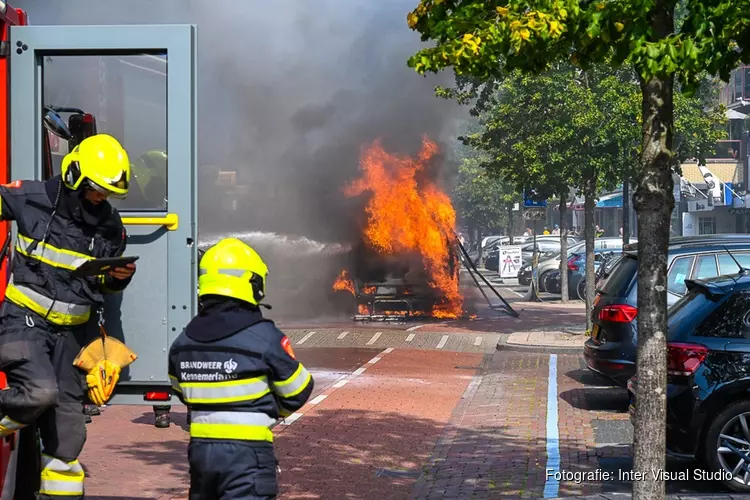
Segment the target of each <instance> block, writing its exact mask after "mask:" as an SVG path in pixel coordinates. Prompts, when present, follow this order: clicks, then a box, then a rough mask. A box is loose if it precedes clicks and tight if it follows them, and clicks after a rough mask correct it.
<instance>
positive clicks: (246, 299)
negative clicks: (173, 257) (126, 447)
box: [169, 238, 313, 500]
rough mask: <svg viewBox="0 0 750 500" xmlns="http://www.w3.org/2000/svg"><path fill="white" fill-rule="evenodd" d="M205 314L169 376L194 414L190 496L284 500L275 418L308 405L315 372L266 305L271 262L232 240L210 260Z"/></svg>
mask: <svg viewBox="0 0 750 500" xmlns="http://www.w3.org/2000/svg"><path fill="white" fill-rule="evenodd" d="M199 272H200V277H199V280H198V285H199V291H198V295H199V297H200V302H201V304H200V308H199V313H198V316H196V317H195V318H193V320H192V321H191V322H190V323H189V324H188V326H187V327H186V328H185V330H184V331H183V332H182V333H181V334H180V335H179V336H178V337H177V339H176V340H175V342H174V344H172V347H171V349H170V353H169V375H170V379H171V380H172V384H173V386H174V388H175V389H176V390H177V391H178V393H179V395H180V399H181V400H182V402H183V403H184V404H186V405H187V406H188V409H189V411H190V446H189V448H188V461H189V462H190V499H193V500H197V499H201V500H211V499H219V498H221V499H226V500H229V499H239V498H242V499H248V500H249V499H261V498H262V499H267V498H276V494H277V484H276V465H277V462H276V457H275V455H274V450H273V433H272V432H271V426H272V424H273V423H274V422H275V421H276V420H277V419H278V418H279V417H286V416H289V415H290V414H291V413H292V412H294V411H296V410H298V409H299V408H301V407H302V405H304V404H305V402H306V401H307V399H308V398H309V397H310V394H311V393H312V390H313V379H312V376H311V375H310V373H309V372H308V371H307V370H306V369H305V367H304V366H302V364H301V363H299V362H298V361H296V359H295V356H294V351H293V350H292V348H291V346H290V344H289V339H288V338H287V337H286V336H285V335H284V334H283V333H282V332H281V331H280V330H279V329H278V328H276V326H275V325H274V323H273V322H272V321H270V320H267V319H264V318H263V315H262V314H261V312H260V308H259V306H260V302H261V300H262V299H263V298H264V297H265V286H266V275H267V274H268V268H267V267H266V264H265V263H264V262H263V260H262V259H261V258H260V256H259V255H258V254H257V253H256V252H255V251H254V250H253V249H252V248H250V247H249V246H248V245H246V244H245V243H243V242H242V241H240V240H237V239H234V238H227V239H224V240H222V241H220V242H219V243H217V244H216V245H215V246H213V247H212V248H209V249H208V250H207V251H206V253H205V254H204V255H203V258H202V259H201V261H200V271H199Z"/></svg>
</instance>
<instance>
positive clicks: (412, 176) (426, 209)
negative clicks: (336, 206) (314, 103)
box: [344, 137, 463, 318]
mask: <svg viewBox="0 0 750 500" xmlns="http://www.w3.org/2000/svg"><path fill="white" fill-rule="evenodd" d="M437 152H438V147H437V145H436V144H435V143H434V142H432V141H430V140H429V139H428V138H427V137H423V138H422V148H421V150H420V151H419V153H418V154H417V156H416V157H415V158H411V157H408V156H397V155H395V154H390V153H388V152H386V151H385V150H384V149H383V147H382V145H381V144H380V141H375V142H374V143H373V144H372V145H371V146H370V147H369V148H366V149H364V150H363V152H362V155H361V158H360V169H361V170H362V177H361V178H360V179H358V180H356V181H355V182H353V183H352V184H351V185H350V186H347V187H346V188H345V189H344V194H345V195H346V196H348V197H352V196H359V195H361V194H363V193H365V192H369V194H370V199H369V202H368V204H367V207H366V212H367V215H368V221H367V226H366V227H365V230H364V235H365V240H366V242H367V243H368V244H369V245H370V246H371V247H372V248H374V249H375V250H377V251H380V252H382V253H385V254H390V255H392V254H397V253H404V252H416V253H418V254H420V255H421V257H422V262H423V264H424V267H425V270H426V271H427V273H428V276H429V280H430V281H429V285H430V286H431V287H432V288H434V289H438V290H440V291H441V292H442V295H443V296H444V298H445V300H444V303H442V304H440V305H437V306H435V309H434V310H433V315H434V316H438V317H441V318H448V317H458V316H459V315H460V314H461V310H462V305H463V297H462V296H461V293H460V292H459V288H458V268H457V267H456V268H455V270H454V272H451V270H450V266H449V261H450V243H449V242H450V241H451V236H450V235H451V234H452V232H453V228H454V227H455V223H456V211H455V210H454V209H453V205H452V204H451V201H450V198H449V197H448V195H446V194H445V193H444V192H443V191H441V190H440V188H438V186H436V185H435V184H434V183H432V182H429V181H427V182H423V183H421V185H420V183H419V182H418V180H417V176H418V174H419V173H420V172H423V171H424V170H425V168H426V167H427V164H428V162H429V161H430V160H431V159H432V158H433V157H434V156H435V155H436V154H437Z"/></svg>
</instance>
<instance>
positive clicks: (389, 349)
mask: <svg viewBox="0 0 750 500" xmlns="http://www.w3.org/2000/svg"><path fill="white" fill-rule="evenodd" d="M392 352H393V347H389V348H388V349H386V350H385V351H383V354H390V353H392Z"/></svg>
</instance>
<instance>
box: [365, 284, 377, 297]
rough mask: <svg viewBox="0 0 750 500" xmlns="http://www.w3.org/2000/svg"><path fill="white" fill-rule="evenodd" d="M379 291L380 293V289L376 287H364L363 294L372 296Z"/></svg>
mask: <svg viewBox="0 0 750 500" xmlns="http://www.w3.org/2000/svg"><path fill="white" fill-rule="evenodd" d="M377 291H378V287H376V286H374V285H370V286H365V287H362V293H366V294H367V295H372V294H374V293H375V292H377Z"/></svg>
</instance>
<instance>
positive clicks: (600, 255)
mask: <svg viewBox="0 0 750 500" xmlns="http://www.w3.org/2000/svg"><path fill="white" fill-rule="evenodd" d="M620 258H622V251H621V250H617V249H614V250H613V249H598V250H594V273H595V277H594V279H595V280H596V281H595V282H596V283H597V284H600V283H603V282H604V279H606V278H607V277H608V276H609V274H610V273H611V272H612V269H613V268H614V266H615V265H616V264H617V263H618V262H619V259H620ZM567 264H568V265H567V267H568V269H567V272H568V297H570V298H573V299H579V300H585V299H586V290H585V287H586V254H585V253H574V254H573V255H571V256H570V258H568V263H567ZM602 266H604V268H602ZM544 288H545V289H546V291H547V292H549V293H560V271H555V272H553V273H549V274H548V276H547V278H546V279H545V281H544Z"/></svg>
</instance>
